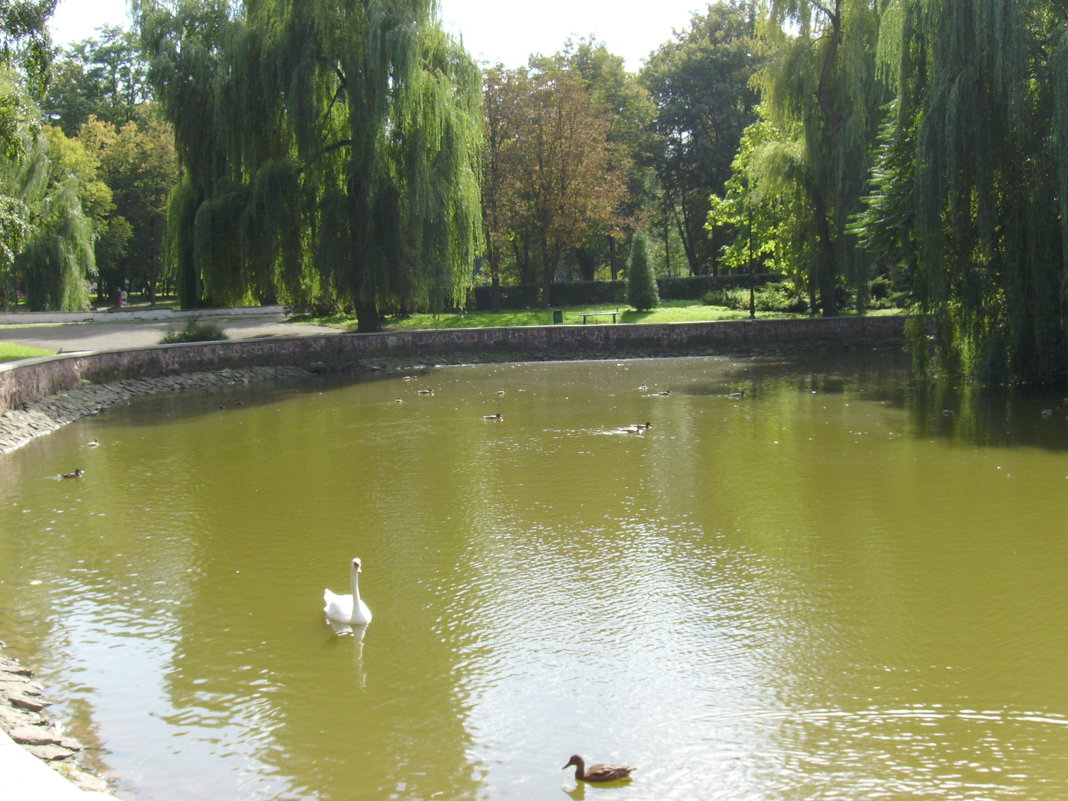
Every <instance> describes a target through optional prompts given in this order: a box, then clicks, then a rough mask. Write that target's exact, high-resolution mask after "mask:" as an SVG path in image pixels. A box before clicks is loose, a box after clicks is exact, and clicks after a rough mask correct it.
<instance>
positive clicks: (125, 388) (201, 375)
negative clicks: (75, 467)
mask: <svg viewBox="0 0 1068 801" xmlns="http://www.w3.org/2000/svg"><path fill="white" fill-rule="evenodd" d="M310 375H312V371H310V370H305V369H303V368H301V367H281V366H277V367H276V366H269V367H241V368H231V369H223V370H211V371H203V372H194V373H182V374H179V375H172V376H161V377H158V378H127V379H123V380H121V381H114V382H112V383H109V384H87V385H84V386H81V387H76V388H74V389H71V390H68V391H66V392H60V393H58V394H55V395H49V396H48V397H46V398H42V399H40V400H36V401H30V402H29V403H27V404H25V405H24V406H22V407H21V408H17V409H8V410H7V411H5V412H3V413H2V414H0V454H4V453H9V452H11V451H13V450H15V449H16V448H19V447H21V446H23V445H25V444H26V443H28V442H31V441H32V440H34V439H36V438H37V437H40V436H44V435H45V434H50V433H52V432H53V431H55V430H56V429H58V428H61V427H62V426H65V425H66V424H67V423H70V422H73V421H74V420H77V419H78V418H81V417H87V416H90V415H94V414H98V413H99V412H102V411H104V410H105V409H108V408H110V407H112V406H116V405H118V404H125V403H129V402H130V401H132V400H134V399H135V398H141V397H145V396H147V395H158V394H161V393H165V392H167V393H172V392H190V391H196V390H210V389H214V388H218V387H224V386H230V385H235V384H251V383H254V382H261V381H271V380H278V379H287V378H303V377H307V376H310Z"/></svg>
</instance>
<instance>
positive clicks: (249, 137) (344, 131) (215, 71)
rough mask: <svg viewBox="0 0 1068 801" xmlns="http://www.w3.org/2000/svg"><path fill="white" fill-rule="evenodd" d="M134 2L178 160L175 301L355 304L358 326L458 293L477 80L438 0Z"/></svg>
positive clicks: (457, 298) (475, 143)
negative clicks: (181, 177)
mask: <svg viewBox="0 0 1068 801" xmlns="http://www.w3.org/2000/svg"><path fill="white" fill-rule="evenodd" d="M136 5H137V16H138V22H139V24H140V27H141V31H142V37H143V40H144V42H145V45H146V48H147V49H148V50H149V51H150V52H151V53H152V54H153V71H152V74H153V76H154V80H155V82H156V83H157V85H158V86H159V89H160V93H161V97H162V99H163V105H164V108H165V110H166V112H167V114H168V116H169V117H170V118H171V120H172V121H173V122H174V124H175V127H176V130H177V137H178V142H179V152H180V154H181V159H182V163H183V166H184V169H185V171H186V180H185V182H184V183H183V185H182V186H181V187H180V188H179V189H178V190H177V192H176V196H175V198H174V199H173V201H172V211H173V216H172V218H171V222H170V230H171V237H170V241H171V252H172V253H173V254H174V255H175V257H176V258H177V260H178V265H179V273H180V275H184V276H186V277H185V279H184V280H183V283H182V286H183V287H184V288H185V291H187V292H189V293H194V292H195V293H196V296H195V297H193V296H192V295H191V294H190V295H184V296H183V302H185V303H191V302H197V301H200V302H202V301H204V300H206V299H208V298H210V299H211V300H213V301H215V302H236V301H239V300H242V299H245V298H246V297H247V296H250V295H251V296H253V297H256V298H260V299H263V298H268V297H275V296H281V298H282V299H284V300H286V301H287V302H289V303H292V304H314V305H318V306H322V305H333V306H349V307H352V308H353V309H355V310H356V312H357V315H358V318H359V325H360V328H361V330H373V329H375V328H377V327H378V326H379V324H380V314H381V313H382V311H384V310H390V309H408V308H413V307H423V308H441V307H443V306H446V305H452V304H458V303H462V302H463V300H464V298H465V296H466V292H467V290H468V289H469V286H470V281H471V268H472V265H473V261H474V257H475V254H476V252H477V249H478V247H479V246H480V238H481V213H480V202H479V201H480V198H479V175H478V164H479V147H480V144H481V107H480V103H481V85H480V75H479V71H478V69H477V67H476V66H475V64H474V63H473V62H472V60H471V59H470V57H469V56H468V55H467V54H466V53H465V52H464V51H463V49H462V48H461V47H460V46H459V45H458V44H457V43H456V42H455V41H454V40H452V39H451V38H450V37H448V36H447V35H445V34H444V32H443V31H442V30H441V28H440V25H439V23H438V22H437V20H436V16H435V14H436V11H435V7H434V5H433V4H432V3H429V2H423V0H358V1H357V0H342V2H337V0H309V1H308V2H304V3H301V4H299V8H297V5H296V4H293V3H290V2H285V0H245V2H243V3H241V4H237V6H239V7H237V8H236V10H235V11H233V12H232V13H231V12H230V11H229V9H228V5H227V4H226V3H224V2H222V0H185V1H184V2H179V3H171V4H164V3H163V2H159V1H158V0H143V1H142V2H139V3H137V4H136ZM190 227H191V228H192V229H193V232H192V233H189V232H188V231H187V229H188V228H190ZM182 243H184V244H182Z"/></svg>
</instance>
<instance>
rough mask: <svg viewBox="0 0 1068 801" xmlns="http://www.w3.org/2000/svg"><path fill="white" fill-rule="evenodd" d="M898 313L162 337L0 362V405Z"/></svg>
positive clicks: (891, 334) (741, 338)
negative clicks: (199, 339) (91, 387)
mask: <svg viewBox="0 0 1068 801" xmlns="http://www.w3.org/2000/svg"><path fill="white" fill-rule="evenodd" d="M905 320H906V318H904V317H837V318H831V319H822V318H820V319H792V320H756V321H749V320H743V321H723V322H714V323H668V324H661V325H622V324H621V325H604V324H602V325H553V326H523V327H515V328H461V329H440V330H433V331H402V332H387V333H381V334H337V335H330V336H323V337H297V338H293V339H264V340H242V341H235V342H229V341H227V342H207V343H196V344H179V345H159V346H156V347H152V348H145V349H139V350H119V351H107V352H100V353H86V354H64V355H60V356H49V357H44V358H41V359H27V360H23V361H20V362H15V363H11V364H8V365H3V364H0V411H2V410H5V409H13V408H18V407H20V406H23V405H24V404H26V403H29V402H31V401H34V400H38V399H40V398H44V397H47V396H49V395H53V394H55V393H57V392H64V391H67V390H70V389H73V388H74V387H77V386H81V385H83V384H87V383H88V384H105V383H108V382H112V381H118V380H122V379H129V378H157V377H160V376H171V375H178V374H180V373H189V372H197V371H204V370H219V369H224V368H237V367H255V366H283V365H286V366H296V367H302V368H305V369H313V370H341V369H349V368H358V367H360V366H361V364H366V363H374V362H375V361H380V360H387V361H389V360H397V359H408V360H412V359H418V360H436V361H456V360H458V359H459V360H462V359H464V358H465V357H469V358H470V359H471V360H473V361H474V360H482V361H485V360H486V359H491V360H499V361H508V360H521V361H536V360H544V359H576V358H615V359H619V358H636V357H642V356H657V355H689V354H714V353H731V352H739V351H746V350H754V349H761V350H762V349H776V348H782V347H787V348H803V347H833V346H838V347H841V346H855V347H888V346H900V345H902V344H903V342H904V328H905Z"/></svg>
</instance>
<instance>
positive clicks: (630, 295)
mask: <svg viewBox="0 0 1068 801" xmlns="http://www.w3.org/2000/svg"><path fill="white" fill-rule="evenodd" d="M627 303H628V304H629V305H631V306H633V307H634V308H635V309H637V310H638V311H649V310H650V309H655V308H656V307H657V306H659V305H660V290H659V288H658V287H657V285H656V272H655V271H654V270H653V265H652V263H651V262H650V261H649V246H648V243H647V242H646V240H645V233H644V232H642V231H635V232H634V238H633V239H632V241H631V246H630V261H629V262H628V264H627Z"/></svg>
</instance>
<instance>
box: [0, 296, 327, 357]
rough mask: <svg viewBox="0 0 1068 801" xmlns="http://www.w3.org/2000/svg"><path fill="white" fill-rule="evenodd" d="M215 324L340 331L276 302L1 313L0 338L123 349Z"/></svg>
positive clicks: (240, 333) (246, 334) (234, 330)
mask: <svg viewBox="0 0 1068 801" xmlns="http://www.w3.org/2000/svg"><path fill="white" fill-rule="evenodd" d="M188 317H197V318H198V319H200V320H202V321H203V322H211V323H215V324H216V325H218V326H219V327H221V328H222V329H223V332H224V333H225V334H226V335H227V336H228V337H229V338H230V339H262V338H267V337H274V338H290V337H305V336H323V335H328V334H337V333H339V332H338V329H336V328H327V327H325V326H319V325H304V324H296V323H287V322H286V317H285V312H284V311H283V309H282V308H281V307H280V306H265V307H261V308H248V309H213V310H210V311H205V312H170V311H163V312H160V311H156V312H121V313H99V312H97V313H86V314H49V313H45V312H42V313H34V312H30V313H26V312H20V313H17V314H0V342H17V343H19V344H21V345H29V346H32V347H36V348H48V349H49V350H54V351H62V352H63V353H70V352H72V351H98V350H121V349H124V348H144V347H148V346H150V345H158V344H159V341H160V339H161V338H162V337H163V335H164V334H166V333H167V332H168V331H175V330H180V329H182V328H183V327H184V326H185V324H186V318H188Z"/></svg>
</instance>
